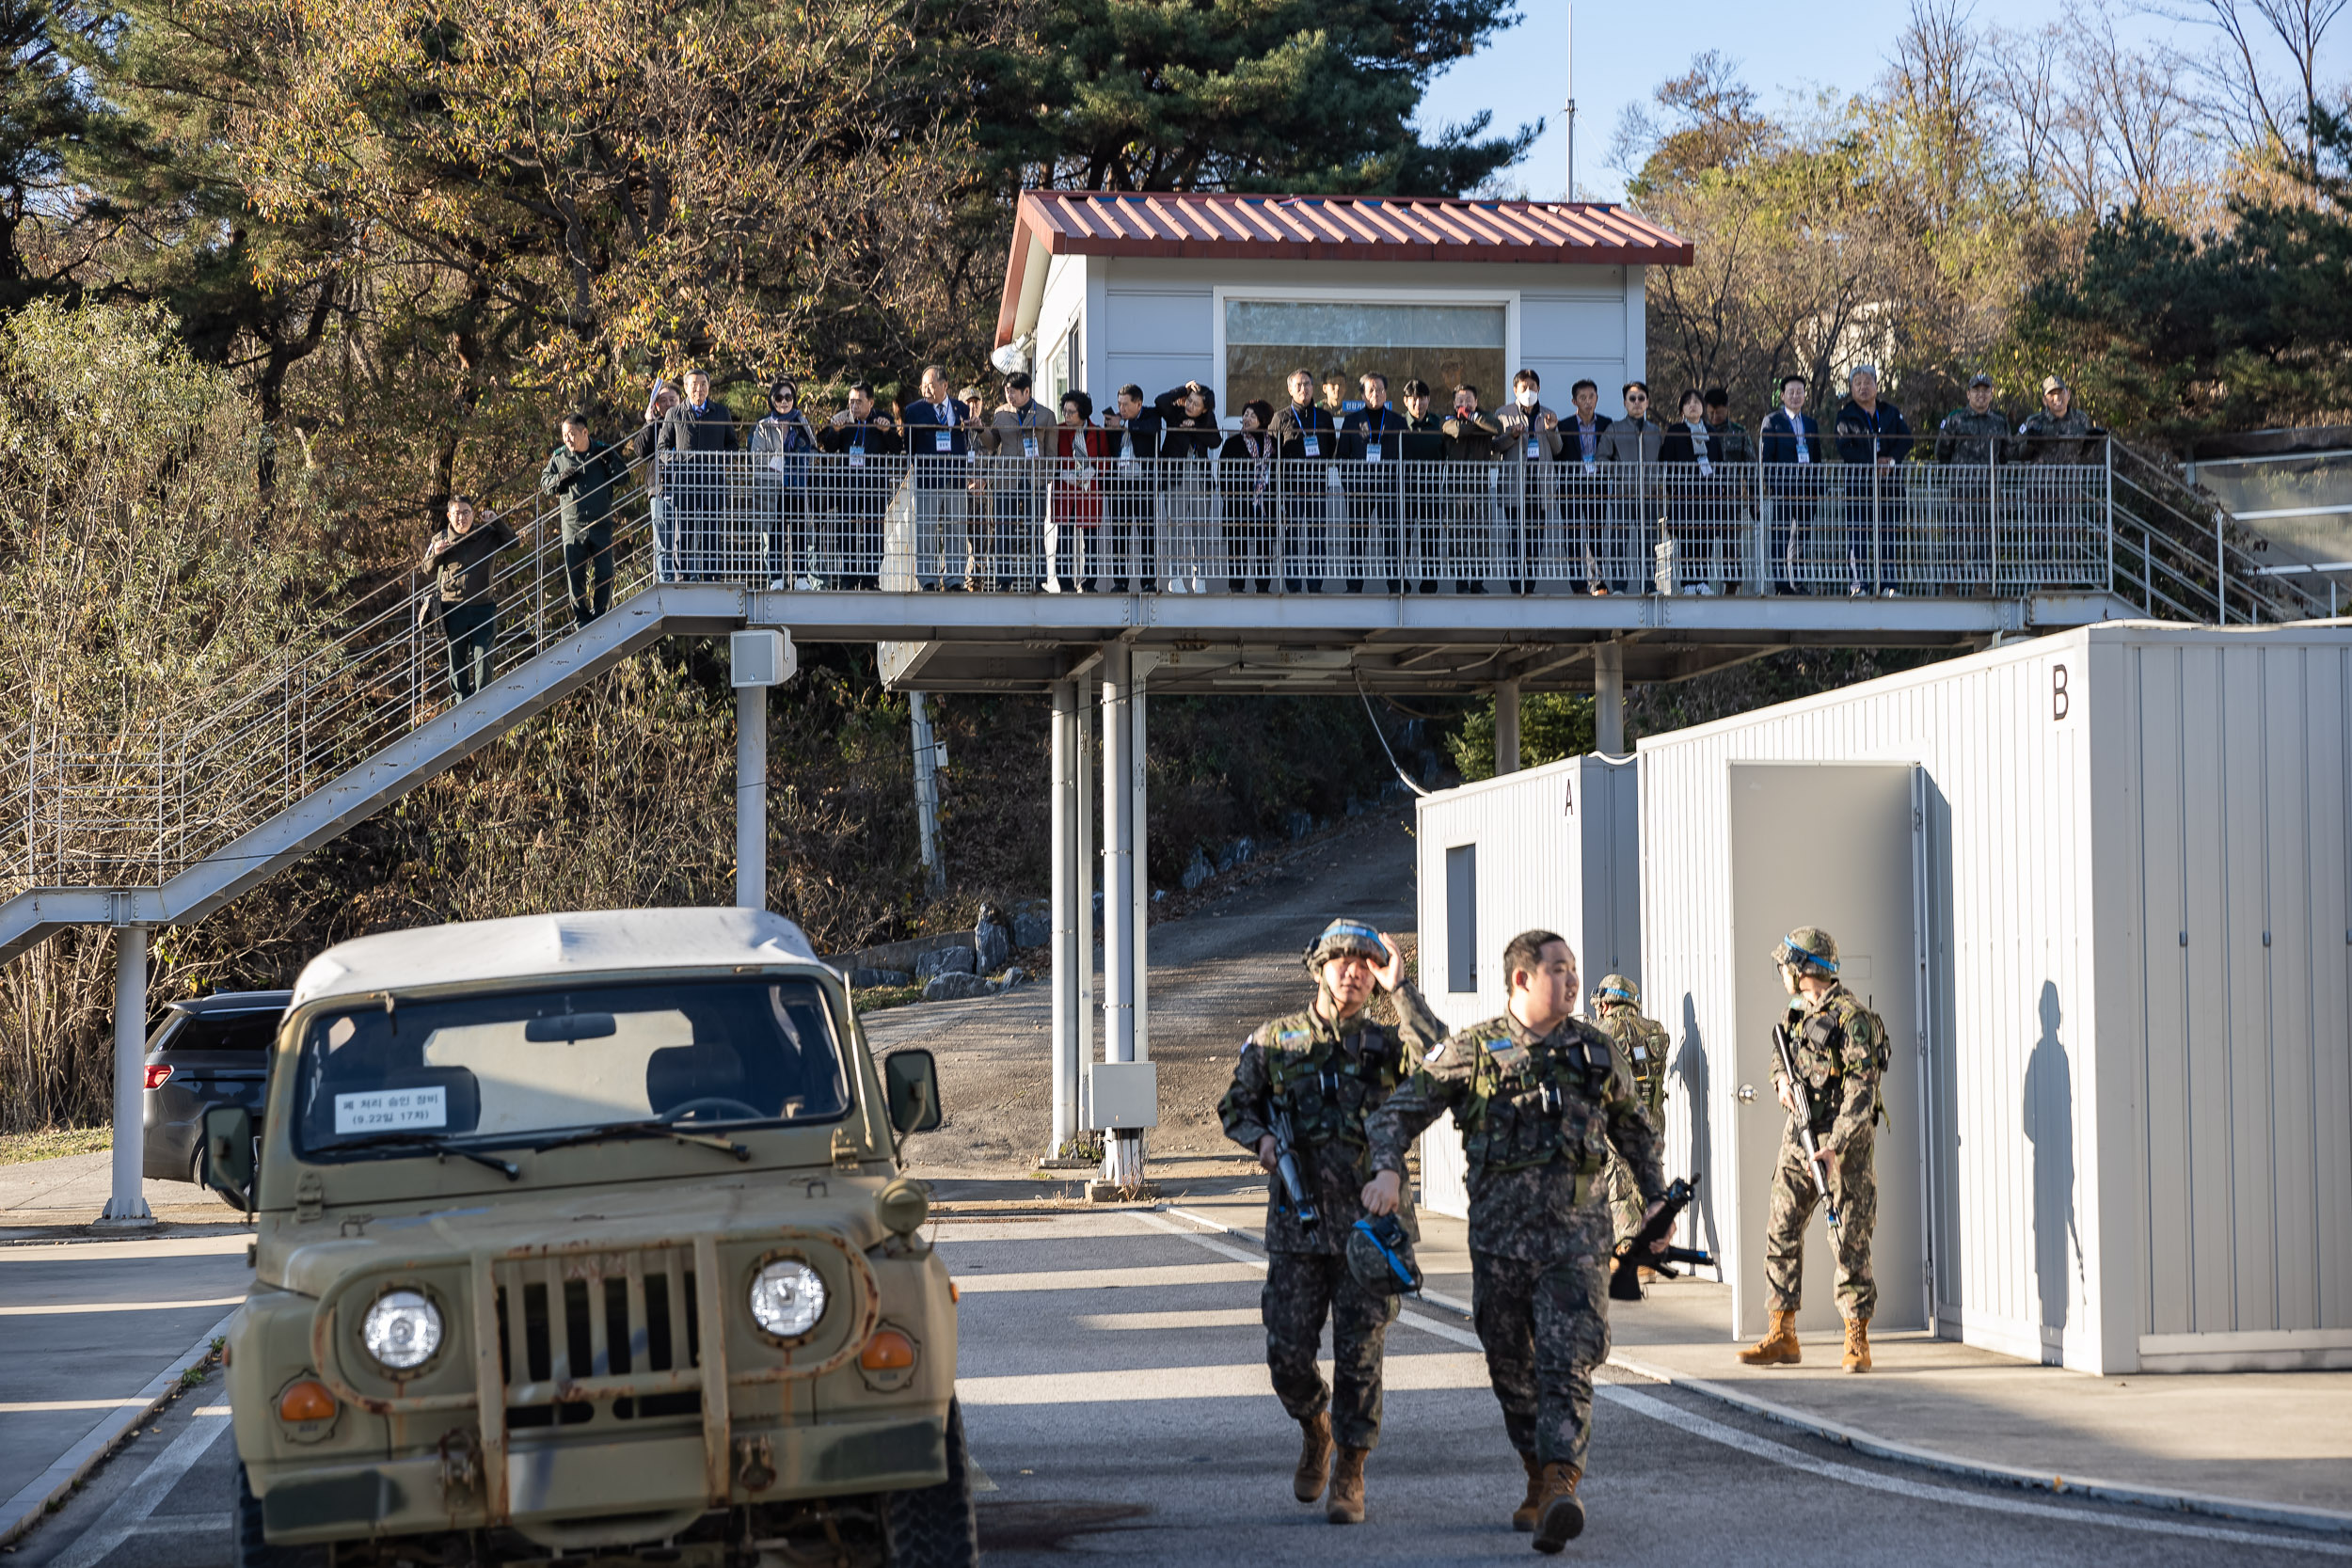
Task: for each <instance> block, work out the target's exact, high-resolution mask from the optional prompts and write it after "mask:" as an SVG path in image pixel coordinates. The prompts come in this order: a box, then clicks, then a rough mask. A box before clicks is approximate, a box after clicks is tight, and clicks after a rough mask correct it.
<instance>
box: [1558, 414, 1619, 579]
mask: <svg viewBox="0 0 2352 1568" xmlns="http://www.w3.org/2000/svg"><path fill="white" fill-rule="evenodd" d="M1568 399H1569V403H1570V404H1571V407H1570V410H1569V414H1568V417H1567V418H1566V419H1565V420H1562V421H1561V422H1560V433H1559V434H1560V451H1559V456H1558V461H1559V463H1560V466H1561V469H1562V474H1563V478H1562V480H1561V483H1560V499H1561V510H1562V511H1563V512H1564V513H1565V515H1566V516H1567V518H1568V520H1569V522H1568V530H1569V538H1568V541H1567V545H1568V550H1569V553H1570V554H1571V555H1581V556H1582V557H1583V561H1584V588H1585V592H1587V593H1589V594H1592V595H1593V596H1594V597H1595V598H1602V597H1605V596H1606V595H1607V594H1608V593H1609V588H1608V584H1607V582H1606V581H1605V580H1604V579H1603V574H1602V569H1601V564H1600V557H1599V555H1598V554H1597V553H1596V552H1598V551H1601V550H1604V549H1606V548H1607V544H1606V540H1605V537H1604V527H1605V519H1606V518H1607V516H1608V491H1607V487H1606V483H1605V481H1604V480H1603V477H1602V475H1601V470H1600V464H1601V455H1600V437H1601V433H1602V432H1603V431H1605V430H1607V429H1608V428H1609V416H1608V415H1606V414H1604V413H1602V412H1600V388H1599V386H1598V385H1597V383H1595V382H1593V381H1591V380H1589V379H1588V380H1583V381H1579V382H1578V383H1577V384H1576V385H1575V386H1574V387H1571V388H1568Z"/></svg>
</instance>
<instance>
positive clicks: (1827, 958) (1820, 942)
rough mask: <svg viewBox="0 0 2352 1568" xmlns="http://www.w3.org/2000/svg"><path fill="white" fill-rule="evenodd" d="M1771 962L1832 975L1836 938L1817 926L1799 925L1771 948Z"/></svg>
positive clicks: (1834, 970)
mask: <svg viewBox="0 0 2352 1568" xmlns="http://www.w3.org/2000/svg"><path fill="white" fill-rule="evenodd" d="M1772 962H1774V963H1776V964H1788V965H1791V966H1793V967H1794V968H1796V969H1797V970H1799V971H1801V972H1802V971H1810V972H1812V973H1814V974H1832V975H1834V974H1836V973H1837V939H1836V938H1835V937H1833V936H1831V935H1830V934H1829V933H1828V932H1827V931H1824V930H1822V929H1821V928H1820V927H1819V926H1800V927H1797V928H1796V929H1795V930H1793V931H1791V932H1789V933H1788V935H1787V936H1785V937H1783V938H1781V939H1780V945H1779V946H1777V947H1775V948H1773V949H1772Z"/></svg>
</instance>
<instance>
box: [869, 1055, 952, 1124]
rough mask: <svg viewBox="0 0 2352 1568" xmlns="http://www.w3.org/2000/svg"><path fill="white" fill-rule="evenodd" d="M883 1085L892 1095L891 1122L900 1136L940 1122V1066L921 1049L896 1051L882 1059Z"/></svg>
mask: <svg viewBox="0 0 2352 1568" xmlns="http://www.w3.org/2000/svg"><path fill="white" fill-rule="evenodd" d="M882 1086H883V1087H884V1088H885V1089H886V1090H887V1091H888V1093H889V1096H890V1125H891V1126H893V1127H895V1128H897V1129H898V1133H899V1135H900V1136H901V1137H903V1136H905V1135H906V1134H907V1133H909V1132H930V1130H931V1129H932V1128H934V1127H937V1126H938V1125H939V1067H938V1064H937V1063H935V1062H933V1061H932V1060H931V1053H930V1052H928V1051H923V1050H919V1049H910V1050H905V1051H894V1052H892V1053H890V1054H889V1055H887V1056H884V1057H883V1058H882Z"/></svg>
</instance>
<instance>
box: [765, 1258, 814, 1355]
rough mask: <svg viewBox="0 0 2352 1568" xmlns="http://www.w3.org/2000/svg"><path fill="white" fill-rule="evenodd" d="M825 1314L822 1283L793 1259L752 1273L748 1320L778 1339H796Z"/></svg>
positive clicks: (808, 1269) (781, 1259)
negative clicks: (750, 1304)
mask: <svg viewBox="0 0 2352 1568" xmlns="http://www.w3.org/2000/svg"><path fill="white" fill-rule="evenodd" d="M824 1315H825V1282H824V1281H823V1280H822V1279H820V1278H818V1275H817V1271H816V1270H815V1269H812V1268H810V1267H809V1266H808V1265H807V1264H806V1263H803V1262H802V1261H801V1260H800V1259H796V1258H779V1259H776V1260H775V1261H774V1262H772V1263H770V1264H769V1265H768V1266H767V1267H765V1268H763V1269H761V1270H760V1271H759V1272H758V1273H757V1274H755V1275H752V1319H753V1321H754V1322H755V1323H758V1324H759V1326H760V1327H762V1328H764V1329H766V1330H767V1331H768V1332H769V1333H771V1334H772V1335H774V1336H775V1337H776V1338H779V1339H797V1338H800V1337H801V1336H802V1335H803V1334H806V1333H807V1332H808V1331H809V1330H810V1329H812V1328H815V1327H816V1326H817V1320H818V1319H819V1318H821V1317H823V1316H824Z"/></svg>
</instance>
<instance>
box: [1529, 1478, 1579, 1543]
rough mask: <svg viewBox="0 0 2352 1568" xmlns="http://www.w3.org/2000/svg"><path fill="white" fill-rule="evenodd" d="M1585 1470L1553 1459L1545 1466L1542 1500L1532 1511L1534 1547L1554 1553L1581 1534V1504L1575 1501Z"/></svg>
mask: <svg viewBox="0 0 2352 1568" xmlns="http://www.w3.org/2000/svg"><path fill="white" fill-rule="evenodd" d="M1583 1479H1584V1472H1583V1471H1581V1470H1580V1469H1578V1468H1577V1467H1576V1466H1575V1465H1568V1464H1564V1463H1562V1462H1561V1461H1559V1460H1554V1461H1552V1462H1551V1463H1550V1464H1549V1465H1545V1466H1544V1500H1543V1501H1542V1502H1541V1503H1540V1504H1539V1505H1537V1507H1536V1510H1535V1549H1536V1550H1537V1551H1539V1552H1556V1551H1558V1550H1559V1549H1560V1548H1561V1547H1563V1546H1565V1545H1566V1544H1568V1543H1569V1542H1571V1541H1573V1540H1575V1539H1576V1538H1577V1537H1578V1536H1580V1535H1581V1534H1583V1533H1584V1505H1583V1504H1582V1503H1581V1502H1578V1501H1577V1500H1576V1483H1577V1482H1578V1481H1581V1480H1583Z"/></svg>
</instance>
